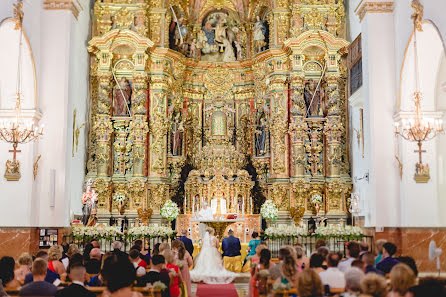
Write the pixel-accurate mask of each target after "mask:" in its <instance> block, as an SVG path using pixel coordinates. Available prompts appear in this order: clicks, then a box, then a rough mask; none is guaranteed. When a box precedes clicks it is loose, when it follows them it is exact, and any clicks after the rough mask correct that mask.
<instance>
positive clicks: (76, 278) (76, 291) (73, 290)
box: [56, 262, 95, 297]
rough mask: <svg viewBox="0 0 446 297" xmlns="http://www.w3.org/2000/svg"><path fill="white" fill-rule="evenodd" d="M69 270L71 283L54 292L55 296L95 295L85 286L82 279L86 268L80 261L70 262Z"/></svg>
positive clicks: (91, 296) (79, 296)
mask: <svg viewBox="0 0 446 297" xmlns="http://www.w3.org/2000/svg"><path fill="white" fill-rule="evenodd" d="M69 271H70V273H69V278H70V280H71V284H70V285H69V286H68V287H66V288H65V289H62V290H59V291H58V292H57V293H56V297H74V296H76V297H95V294H94V293H93V292H90V291H89V290H87V289H86V288H85V285H84V281H85V273H86V270H85V267H84V266H83V265H82V263H79V262H73V263H70V266H69Z"/></svg>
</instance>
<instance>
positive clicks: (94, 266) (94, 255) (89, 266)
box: [85, 248, 102, 274]
mask: <svg viewBox="0 0 446 297" xmlns="http://www.w3.org/2000/svg"><path fill="white" fill-rule="evenodd" d="M101 257H102V255H101V250H100V249H98V248H93V249H92V250H91V251H90V259H89V260H87V261H85V269H86V270H87V273H88V274H98V273H99V271H100V270H101Z"/></svg>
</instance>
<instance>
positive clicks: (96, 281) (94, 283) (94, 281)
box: [88, 252, 117, 287]
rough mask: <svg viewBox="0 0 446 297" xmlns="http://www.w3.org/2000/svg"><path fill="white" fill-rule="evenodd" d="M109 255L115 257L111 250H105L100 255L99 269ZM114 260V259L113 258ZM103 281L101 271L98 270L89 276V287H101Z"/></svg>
mask: <svg viewBox="0 0 446 297" xmlns="http://www.w3.org/2000/svg"><path fill="white" fill-rule="evenodd" d="M110 257H115V258H116V257H117V256H116V254H115V253H113V252H107V253H105V254H104V255H103V256H102V262H101V269H102V268H103V267H104V262H105V261H106V260H107V259H108V258H110ZM115 260H116V259H115ZM102 283H103V279H102V275H101V272H99V273H98V274H97V275H95V276H93V277H92V278H90V281H89V282H88V286H89V287H101V286H102Z"/></svg>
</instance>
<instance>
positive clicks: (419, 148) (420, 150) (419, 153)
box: [414, 141, 426, 164]
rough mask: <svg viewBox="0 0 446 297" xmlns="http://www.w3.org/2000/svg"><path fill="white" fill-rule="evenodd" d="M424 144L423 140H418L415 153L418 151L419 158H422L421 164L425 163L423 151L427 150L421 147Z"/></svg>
mask: <svg viewBox="0 0 446 297" xmlns="http://www.w3.org/2000/svg"><path fill="white" fill-rule="evenodd" d="M422 145H423V144H422V142H421V141H418V149H417V150H414V153H418V159H419V160H420V164H423V161H422V153H425V152H426V150H422V149H421V146H422Z"/></svg>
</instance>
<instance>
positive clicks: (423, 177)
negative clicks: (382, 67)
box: [395, 0, 444, 182]
mask: <svg viewBox="0 0 446 297" xmlns="http://www.w3.org/2000/svg"><path fill="white" fill-rule="evenodd" d="M412 7H413V8H414V13H413V14H412V19H413V21H414V33H413V36H414V43H413V46H414V59H415V64H414V67H415V71H414V72H415V92H414V94H413V98H414V104H415V114H413V115H411V116H410V117H409V118H407V119H406V118H404V119H402V120H401V126H400V123H399V122H398V121H395V135H399V136H401V137H402V138H403V139H405V140H407V141H411V142H416V143H417V145H418V150H415V152H416V153H418V163H416V166H415V176H414V178H415V180H416V181H417V182H427V181H429V179H430V176H429V165H428V164H423V159H422V153H424V152H426V151H425V150H422V145H423V142H425V141H428V140H431V139H433V138H435V137H436V136H437V135H438V134H441V133H443V132H444V130H443V121H442V120H441V119H434V118H428V117H425V116H424V115H423V112H422V110H421V99H422V94H421V91H420V86H419V77H418V75H419V74H418V53H417V31H422V30H423V29H422V23H421V22H422V16H423V6H422V5H421V4H420V3H419V2H418V0H415V1H413V2H412Z"/></svg>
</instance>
